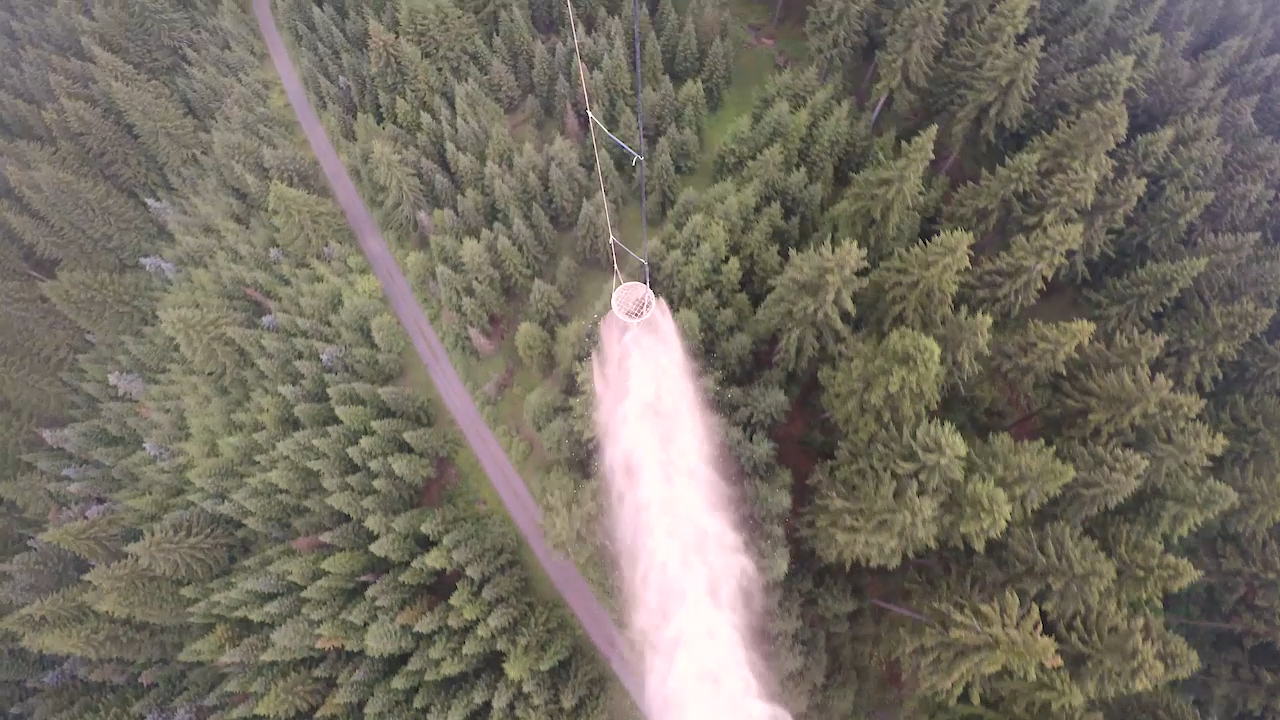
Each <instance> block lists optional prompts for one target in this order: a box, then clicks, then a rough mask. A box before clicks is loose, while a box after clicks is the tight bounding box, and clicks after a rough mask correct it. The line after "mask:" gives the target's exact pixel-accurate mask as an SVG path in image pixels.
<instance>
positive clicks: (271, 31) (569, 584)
mask: <svg viewBox="0 0 1280 720" xmlns="http://www.w3.org/2000/svg"><path fill="white" fill-rule="evenodd" d="M253 12H254V15H255V16H256V17H257V20H258V27H259V28H260V29H261V31H262V36H263V38H264V39H265V40H266V43H267V49H268V51H269V52H270V53H271V62H272V63H273V64H274V65H275V68H276V73H277V74H279V76H280V81H281V82H282V83H283V85H284V90H285V94H286V95H287V96H288V98H289V104H290V105H292V106H293V111H294V114H295V115H296V116H297V118H298V123H299V124H300V125H301V126H302V130H303V132H304V133H305V134H306V136H307V142H308V143H310V145H311V150H312V152H314V153H315V156H316V159H317V160H318V161H319V162H320V167H321V169H322V170H323V172H324V176H325V179H326V180H327V181H328V183H329V187H330V188H331V189H332V190H333V195H334V197H335V198H336V199H337V200H338V204H339V205H341V206H342V212H343V213H344V214H346V216H347V223H348V224H349V225H351V230H352V231H353V232H354V233H355V236H356V239H357V240H358V241H359V243H360V249H361V250H362V251H363V252H364V255H365V257H366V258H368V260H369V265H370V266H371V267H372V268H373V273H374V275H375V276H377V278H378V282H380V283H381V284H382V289H383V291H384V292H385V293H386V294H387V300H388V301H390V303H391V308H392V310H393V311H394V312H395V314H396V317H397V318H399V320H400V324H401V325H403V326H404V329H405V332H407V333H408V334H409V338H410V339H411V340H412V341H413V347H414V349H415V350H416V351H417V353H418V357H419V358H420V359H421V360H422V364H423V365H425V366H426V368H427V372H428V373H429V374H430V376H431V382H432V383H434V384H435V386H436V389H437V390H438V391H439V393H440V396H441V397H442V398H443V399H444V402H445V405H446V406H447V407H448V408H449V412H450V413H451V414H452V415H453V417H454V419H455V420H456V421H457V423H458V427H459V428H461V429H462V433H463V435H464V436H465V437H466V440H467V443H468V444H469V445H470V446H471V449H472V450H473V451H474V452H475V454H476V457H477V458H479V460H480V464H481V466H482V467H483V468H484V471H485V473H486V474H488V476H489V481H490V482H491V483H492V484H493V487H494V489H495V490H496V491H497V493H498V496H499V497H500V498H501V499H502V504H503V505H504V506H506V509H507V512H508V513H509V514H510V515H511V518H512V520H514V521H515V524H516V527H517V528H519V530H520V533H521V534H522V535H523V536H524V539H525V542H527V543H528V544H529V547H530V548H532V549H533V552H534V554H535V555H536V556H537V558H538V561H539V562H540V563H541V564H542V567H543V569H545V570H546V573H547V575H548V576H549V577H550V578H551V582H552V583H553V584H554V585H555V588H556V590H557V591H558V592H559V593H560V595H561V597H563V598H564V601H565V603H566V604H568V606H569V608H570V609H571V610H572V611H573V614H574V615H575V616H577V618H578V622H579V623H581V624H582V628H583V630H585V631H586V633H587V636H588V637H589V638H590V639H591V642H592V643H593V644H594V645H595V646H596V649H597V650H598V651H599V652H600V655H601V656H602V657H604V659H605V660H606V661H608V663H609V665H610V666H611V667H612V668H613V671H614V673H615V674H617V676H618V679H619V680H620V681H621V682H622V684H623V686H624V687H625V688H626V689H627V692H628V693H630V695H631V697H632V699H633V700H634V701H635V703H636V706H637V707H643V706H642V704H641V695H640V692H639V690H640V688H639V686H638V685H637V683H636V682H635V681H634V674H633V671H632V669H631V668H630V666H629V664H628V662H627V659H626V657H625V653H624V650H623V644H622V637H621V635H620V634H619V632H618V629H617V627H616V626H615V625H614V624H613V620H612V618H610V617H609V614H608V613H607V612H606V611H605V609H604V607H603V606H601V605H600V602H599V601H598V600H597V599H596V597H595V595H594V594H593V593H592V591H591V588H590V586H588V585H587V582H586V580H584V579H583V577H582V574H581V573H579V572H578V569H577V567H575V566H574V565H573V563H571V562H569V561H567V560H565V559H564V558H561V557H559V556H558V555H557V554H555V553H554V552H553V551H552V550H551V548H550V547H549V546H548V545H547V543H546V540H544V539H543V535H542V513H541V511H540V510H539V509H538V504H537V502H536V501H535V500H534V499H533V495H532V494H530V492H529V488H528V487H527V486H526V485H525V484H524V481H523V480H522V479H521V478H520V475H519V474H518V473H517V472H516V469H515V467H514V466H513V465H512V464H511V460H510V459H508V458H507V455H506V453H505V452H503V450H502V446H500V445H499V444H498V440H497V438H495V437H494V436H493V432H492V431H491V430H490V429H489V427H488V425H486V424H485V422H484V419H483V418H482V417H481V416H480V411H479V409H477V408H476V405H475V402H474V401H473V400H472V399H471V395H470V394H469V393H468V392H467V389H466V386H465V385H464V384H463V382H462V379H461V378H460V377H459V376H458V371H457V370H456V369H454V367H453V364H452V363H451V362H450V361H449V356H448V353H447V352H446V351H445V348H444V345H443V344H442V343H441V342H440V339H439V337H437V336H436V333H435V330H433V329H432V327H431V324H430V323H429V322H428V321H427V316H426V314H425V313H423V311H422V308H421V307H419V305H418V301H417V299H416V298H415V297H414V294H413V290H412V289H411V288H410V287H409V283H408V281H407V280H406V279H405V276H404V273H403V272H402V271H401V270H400V266H399V265H398V264H397V263H396V260H395V257H394V256H393V255H392V254H391V250H390V249H389V248H388V247H387V243H386V241H385V240H384V239H383V237H382V233H381V232H379V230H378V226H377V224H376V223H375V222H374V220H373V216H372V215H371V214H370V213H369V209H368V208H367V207H366V206H365V204H364V201H363V200H361V198H360V193H359V192H358V191H357V190H356V186H355V184H354V183H352V182H351V177H350V176H349V175H348V174H347V171H346V168H345V167H344V166H343V164H342V160H341V159H339V157H338V153H337V151H336V150H335V149H334V147H333V143H331V142H330V141H329V138H328V136H327V135H326V134H325V131H324V127H323V126H322V125H321V124H320V118H319V117H318V116H317V115H316V111H315V109H314V108H313V107H312V106H311V101H310V100H308V99H307V93H306V89H305V88H304V87H303V85H302V80H301V79H300V78H299V77H298V72H297V70H296V69H295V68H294V66H293V61H292V60H291V59H290V57H289V51H288V49H287V48H286V47H285V43H284V39H283V38H282V37H281V36H280V31H279V30H278V29H277V28H276V24H275V19H274V18H273V17H272V14H271V0H253Z"/></svg>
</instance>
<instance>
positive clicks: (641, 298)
mask: <svg viewBox="0 0 1280 720" xmlns="http://www.w3.org/2000/svg"><path fill="white" fill-rule="evenodd" d="M653 303H654V299H653V291H652V290H650V289H649V286H647V285H645V284H644V283H640V282H626V283H622V284H621V285H619V286H618V287H617V289H616V290H614V291H613V298H612V302H611V304H612V305H613V312H614V314H615V315H617V316H618V317H620V318H622V319H623V320H626V321H627V322H640V321H641V320H643V319H645V318H647V317H649V313H651V312H653Z"/></svg>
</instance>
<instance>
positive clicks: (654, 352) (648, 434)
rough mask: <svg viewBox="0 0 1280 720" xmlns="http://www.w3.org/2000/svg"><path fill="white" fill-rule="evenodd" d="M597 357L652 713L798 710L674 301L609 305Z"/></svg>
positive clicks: (782, 717) (614, 503) (689, 717)
mask: <svg viewBox="0 0 1280 720" xmlns="http://www.w3.org/2000/svg"><path fill="white" fill-rule="evenodd" d="M600 334H601V338H600V351H599V352H598V353H597V354H596V356H595V358H594V359H593V370H594V379H595V391H596V424H597V428H598V431H599V440H600V446H601V456H602V461H603V465H604V470H605V478H606V483H607V486H608V493H607V497H608V513H607V514H608V517H609V524H610V529H611V541H612V543H611V544H612V546H613V551H614V554H615V557H616V561H617V565H618V573H619V575H620V579H621V584H622V590H623V599H624V604H625V612H626V620H627V624H628V626H629V627H628V629H629V630H630V633H631V636H632V638H633V640H634V642H635V645H636V648H637V649H638V651H639V656H640V657H639V660H640V662H641V663H642V678H643V684H644V701H645V703H646V705H647V707H646V708H645V710H646V712H647V714H648V716H649V718H650V720H713V719H715V718H732V719H733V720H790V714H789V713H788V712H787V711H786V710H784V709H782V708H781V707H780V706H778V705H777V704H775V703H774V702H772V701H771V700H770V698H769V697H768V692H767V689H766V688H767V684H766V682H765V678H763V677H761V675H760V674H761V673H762V672H763V670H762V664H761V661H760V658H759V656H758V655H757V654H756V653H755V652H754V651H753V642H752V636H753V629H754V628H756V627H757V626H758V618H756V617H755V614H756V610H755V608H756V607H757V606H758V600H759V597H760V593H761V590H762V587H761V586H762V583H761V580H760V576H759V573H758V572H757V570H756V567H755V563H754V562H753V560H752V557H751V554H750V552H749V551H748V547H747V543H746V539H745V538H744V536H743V534H742V532H741V531H740V530H739V528H738V526H737V521H736V515H735V512H734V507H733V500H732V493H731V492H730V489H729V487H728V485H727V484H726V482H725V480H724V478H723V477H722V476H721V473H720V471H719V468H718V463H717V462H716V450H715V449H716V447H717V446H718V442H717V440H718V438H717V432H716V427H715V419H714V417H713V416H712V414H711V411H710V409H709V408H708V407H707V405H706V403H705V401H704V400H703V398H702V394H701V392H700V390H699V387H698V382H697V375H696V372H695V369H694V365H693V363H692V362H691V360H690V358H689V357H688V355H687V354H686V353H685V350H684V347H683V344H682V342H681V339H680V333H679V330H678V329H677V328H676V324H675V322H674V320H673V318H672V317H671V311H670V310H669V309H668V307H667V305H666V303H665V302H663V301H662V300H658V302H657V307H656V308H655V309H654V311H653V314H652V315H651V316H650V317H649V318H648V319H646V320H644V321H643V322H641V323H640V324H638V325H630V324H628V323H625V322H623V321H621V320H620V319H618V318H617V317H615V316H614V315H613V314H612V313H610V314H609V315H608V316H607V317H606V318H605V321H604V323H603V325H602V326H601V333H600Z"/></svg>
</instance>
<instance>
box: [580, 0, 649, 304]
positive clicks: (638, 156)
mask: <svg viewBox="0 0 1280 720" xmlns="http://www.w3.org/2000/svg"><path fill="white" fill-rule="evenodd" d="M633 2H635V4H636V10H637V12H638V11H639V0H633ZM565 6H566V7H567V8H568V9H569V31H570V32H571V33H573V54H574V56H575V59H576V60H577V62H578V78H579V79H580V80H581V81H582V104H583V107H585V108H586V111H587V121H588V122H587V127H588V129H590V131H591V152H592V153H593V154H594V155H595V160H596V179H597V180H599V181H600V201H601V203H602V204H603V205H604V222H605V226H606V227H607V228H608V230H609V256H610V259H612V261H613V286H614V288H617V287H618V285H619V284H620V283H623V282H625V280H623V278H622V271H621V270H620V269H619V268H618V250H617V249H618V248H622V249H623V251H625V252H626V253H627V254H628V255H630V256H631V257H633V258H635V259H636V260H639V261H640V265H641V266H642V267H643V268H644V284H645V285H646V286H648V284H649V237H648V218H646V217H645V214H644V213H645V196H644V117H643V115H641V114H640V113H639V105H638V104H637V106H636V107H637V117H639V124H640V143H639V145H640V152H636V151H635V150H632V149H631V147H630V146H629V145H627V144H626V143H624V142H622V141H621V140H619V139H618V136H617V135H614V134H613V133H612V132H609V128H607V127H605V125H604V123H602V122H601V121H600V119H599V118H598V117H596V114H595V113H594V112H592V110H591V96H590V94H589V93H588V92H587V66H586V64H585V63H583V62H582V49H581V47H580V46H579V44H578V23H577V20H576V19H575V18H574V15H573V0H565ZM635 43H636V93H637V94H636V102H637V103H639V101H640V96H639V93H640V85H639V83H640V16H639V15H636V37H635ZM597 127H599V128H600V130H601V131H602V132H603V133H604V134H605V135H607V136H608V137H609V139H610V140H613V141H614V142H615V143H617V144H618V146H619V147H621V148H622V149H623V150H626V151H627V152H628V153H630V154H631V164H632V166H637V164H638V167H639V171H640V232H641V236H642V238H643V242H644V245H643V248H642V251H643V253H644V254H643V256H641V255H637V254H636V253H635V252H634V251H633V250H631V248H629V247H627V246H626V245H624V244H623V243H622V241H621V240H619V239H618V236H617V235H616V234H615V233H614V232H613V218H612V217H610V215H609V195H608V193H607V192H606V191H605V185H604V170H603V169H602V166H601V162H600V143H599V140H598V139H597V138H596V128H597Z"/></svg>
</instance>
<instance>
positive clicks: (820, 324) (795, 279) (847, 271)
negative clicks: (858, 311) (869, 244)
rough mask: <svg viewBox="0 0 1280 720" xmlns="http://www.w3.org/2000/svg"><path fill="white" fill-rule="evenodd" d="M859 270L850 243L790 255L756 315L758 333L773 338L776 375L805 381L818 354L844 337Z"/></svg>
mask: <svg viewBox="0 0 1280 720" xmlns="http://www.w3.org/2000/svg"><path fill="white" fill-rule="evenodd" d="M865 267H866V252H865V251H864V250H863V249H862V248H861V247H859V246H858V245H857V243H854V242H851V241H846V242H843V243H840V244H839V245H835V246H833V245H832V243H831V241H830V240H829V239H828V240H827V241H825V242H823V243H822V244H821V245H818V246H815V247H814V248H812V249H809V250H805V251H803V252H799V253H795V254H793V255H792V257H791V259H790V262H789V263H788V264H787V266H786V269H785V270H784V271H783V273H782V274H781V275H779V276H778V277H777V278H775V280H774V281H773V284H772V288H771V290H770V292H769V295H768V296H767V297H766V298H765V300H764V302H763V303H761V305H760V309H759V311H758V322H759V324H760V327H761V329H762V330H764V331H766V332H768V333H770V334H772V335H774V336H775V337H776V338H777V345H776V346H775V349H774V362H776V363H777V364H778V366H779V367H780V368H781V369H782V370H784V371H786V372H788V373H794V374H797V375H805V374H807V373H808V372H809V370H810V369H811V368H812V367H813V365H814V363H815V362H817V361H818V360H819V359H820V358H821V357H822V356H823V354H824V348H832V347H836V346H838V345H840V344H841V343H842V342H843V341H844V340H845V339H847V338H848V337H849V328H848V326H847V323H848V322H849V320H850V319H851V318H852V317H853V315H854V312H855V309H854V300H853V299H854V295H855V294H856V293H857V291H858V290H859V288H861V287H862V286H863V285H864V284H865V283H866V281H865V280H864V279H862V278H861V277H859V276H858V273H860V272H861V271H862V270H863V269H864V268H865Z"/></svg>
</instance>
